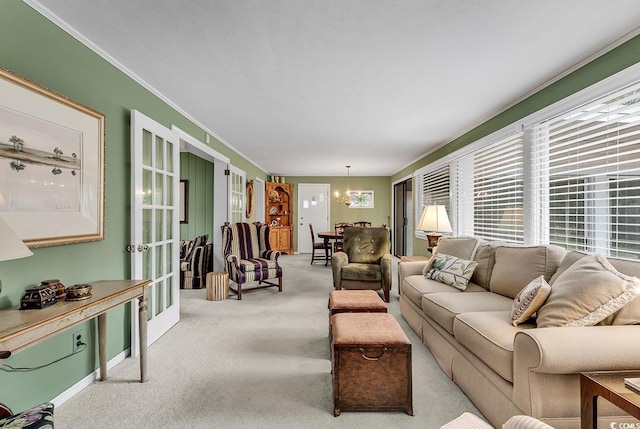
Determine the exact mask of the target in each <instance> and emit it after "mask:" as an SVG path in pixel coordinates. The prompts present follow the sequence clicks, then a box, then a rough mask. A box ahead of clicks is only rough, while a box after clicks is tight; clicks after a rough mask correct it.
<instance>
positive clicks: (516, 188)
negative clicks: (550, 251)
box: [463, 133, 524, 243]
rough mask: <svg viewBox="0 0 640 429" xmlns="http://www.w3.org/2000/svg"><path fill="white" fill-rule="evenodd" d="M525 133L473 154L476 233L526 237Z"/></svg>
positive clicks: (514, 239) (502, 238)
mask: <svg viewBox="0 0 640 429" xmlns="http://www.w3.org/2000/svg"><path fill="white" fill-rule="evenodd" d="M522 163H523V134H522V133H518V134H516V135H514V136H511V137H509V138H506V139H504V140H501V141H499V142H497V143H494V144H492V145H489V146H487V147H484V148H482V149H481V150H478V151H476V152H475V153H474V154H473V200H471V199H467V201H465V202H463V204H465V205H467V204H473V208H471V207H467V208H466V210H473V229H474V235H476V236H478V237H482V238H484V239H487V240H500V241H507V242H513V243H522V242H523V241H524V232H523V165H522Z"/></svg>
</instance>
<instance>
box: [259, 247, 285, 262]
mask: <svg viewBox="0 0 640 429" xmlns="http://www.w3.org/2000/svg"><path fill="white" fill-rule="evenodd" d="M281 254H282V252H281V251H279V250H265V251H263V252H261V253H260V257H261V258H262V259H268V260H270V261H277V260H278V258H279V257H280V255H281Z"/></svg>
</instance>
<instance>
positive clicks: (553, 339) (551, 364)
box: [513, 325, 640, 377]
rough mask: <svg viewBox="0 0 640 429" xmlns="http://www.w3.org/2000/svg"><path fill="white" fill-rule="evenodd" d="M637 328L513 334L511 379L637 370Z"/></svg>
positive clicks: (639, 362)
mask: <svg viewBox="0 0 640 429" xmlns="http://www.w3.org/2000/svg"><path fill="white" fill-rule="evenodd" d="M638 335H640V326H638V325H628V326H620V325H617V326H588V327H581V328H536V329H527V330H524V331H521V332H518V333H517V334H516V337H515V340H514V345H513V352H514V362H513V364H514V377H516V376H519V375H525V374H526V373H528V372H529V371H534V372H540V373H547V374H578V373H580V372H585V371H604V370H622V369H629V368H639V367H640V342H638V341H634V340H633V339H634V338H638Z"/></svg>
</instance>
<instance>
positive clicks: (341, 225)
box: [333, 222, 353, 253]
mask: <svg viewBox="0 0 640 429" xmlns="http://www.w3.org/2000/svg"><path fill="white" fill-rule="evenodd" d="M350 226H353V224H352V223H349V222H338V223H336V224H334V226H333V228H334V231H335V233H336V234H337V235H340V236H343V235H344V230H345V228H349V227H350ZM342 244H343V243H342V239H341V238H337V239H336V241H334V242H333V253H335V252H342Z"/></svg>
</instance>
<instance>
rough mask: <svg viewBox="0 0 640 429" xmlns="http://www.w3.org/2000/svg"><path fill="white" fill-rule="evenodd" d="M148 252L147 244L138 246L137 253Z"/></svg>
mask: <svg viewBox="0 0 640 429" xmlns="http://www.w3.org/2000/svg"><path fill="white" fill-rule="evenodd" d="M147 250H149V245H148V244H138V252H146V251H147Z"/></svg>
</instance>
